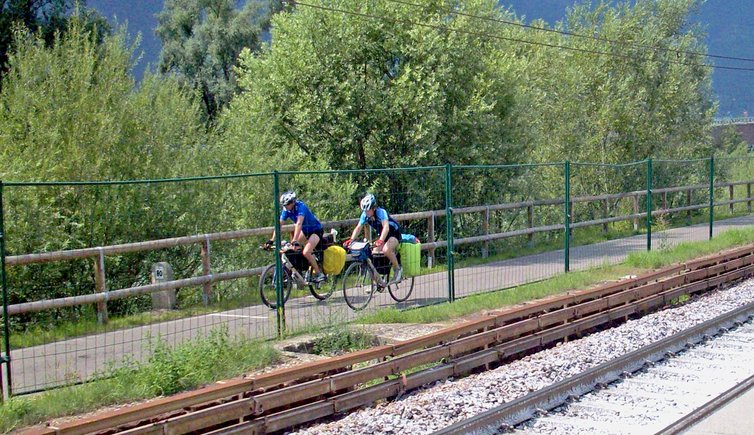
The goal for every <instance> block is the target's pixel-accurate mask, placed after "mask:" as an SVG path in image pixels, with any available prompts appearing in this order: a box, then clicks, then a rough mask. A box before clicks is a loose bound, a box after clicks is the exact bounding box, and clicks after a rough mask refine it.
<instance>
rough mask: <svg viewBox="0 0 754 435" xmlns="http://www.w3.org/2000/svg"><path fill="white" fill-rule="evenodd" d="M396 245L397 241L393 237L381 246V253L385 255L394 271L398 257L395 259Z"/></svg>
mask: <svg viewBox="0 0 754 435" xmlns="http://www.w3.org/2000/svg"><path fill="white" fill-rule="evenodd" d="M398 244H399V242H398V239H396V238H395V237H390V238H388V239H387V242H385V244H384V245H383V246H382V252H383V253H384V254H385V257H387V259H388V260H390V263H391V264H392V265H393V267H394V268H396V269H397V268H398V257H396V255H395V249H396V248H397V247H398Z"/></svg>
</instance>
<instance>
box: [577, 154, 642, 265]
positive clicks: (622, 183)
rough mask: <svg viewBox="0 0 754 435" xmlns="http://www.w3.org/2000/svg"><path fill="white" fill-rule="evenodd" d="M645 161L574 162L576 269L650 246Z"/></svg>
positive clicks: (613, 261) (620, 258)
mask: <svg viewBox="0 0 754 435" xmlns="http://www.w3.org/2000/svg"><path fill="white" fill-rule="evenodd" d="M646 182H647V164H646V162H632V163H627V164H622V165H610V164H592V163H573V164H572V168H571V182H570V183H571V202H572V205H571V213H570V216H571V224H570V226H571V231H572V235H571V248H570V251H571V252H570V266H571V270H584V269H589V268H593V267H600V266H604V265H609V264H616V263H620V262H621V261H623V260H624V259H625V258H626V257H627V256H628V254H629V253H631V252H636V251H643V250H646V249H647V239H646V236H645V234H646Z"/></svg>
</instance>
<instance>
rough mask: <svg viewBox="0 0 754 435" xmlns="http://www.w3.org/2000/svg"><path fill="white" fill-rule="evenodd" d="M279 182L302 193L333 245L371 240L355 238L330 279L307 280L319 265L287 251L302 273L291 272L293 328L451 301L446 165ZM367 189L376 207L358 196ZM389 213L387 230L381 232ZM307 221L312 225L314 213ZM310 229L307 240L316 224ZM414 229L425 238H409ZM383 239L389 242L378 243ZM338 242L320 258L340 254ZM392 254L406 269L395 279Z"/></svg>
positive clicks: (290, 176)
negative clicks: (364, 207)
mask: <svg viewBox="0 0 754 435" xmlns="http://www.w3.org/2000/svg"><path fill="white" fill-rule="evenodd" d="M279 187H280V191H281V192H286V191H292V192H295V193H296V197H297V198H298V200H299V201H302V202H303V204H304V206H305V207H306V208H308V209H309V210H310V211H311V212H312V213H313V215H314V216H315V217H316V218H317V220H318V221H319V222H320V223H321V224H322V227H323V230H322V233H323V234H324V235H325V236H328V235H332V237H333V238H334V241H333V243H334V245H335V246H341V245H342V244H343V242H344V241H345V240H346V239H352V240H353V242H355V243H356V244H358V243H361V245H363V244H364V243H367V245H366V247H364V246H360V245H358V246H357V245H354V246H356V247H358V248H360V249H358V250H353V251H352V250H351V249H350V247H349V249H348V251H349V255H348V256H347V261H346V262H345V264H343V267H342V268H341V269H340V270H338V271H336V272H334V273H328V274H327V277H326V280H325V281H323V282H321V283H314V284H312V285H309V282H311V281H312V279H311V277H313V276H315V275H316V271H314V272H313V273H312V274H311V275H309V276H307V275H306V273H307V271H308V270H309V268H310V267H311V266H312V264H311V262H310V261H308V259H306V258H300V257H301V255H300V254H294V255H296V256H297V257H299V260H297V262H296V261H291V258H295V257H291V256H290V255H288V256H287V259H288V260H289V262H290V263H291V265H292V266H294V269H296V270H297V272H299V273H298V275H300V276H299V277H296V275H297V274H296V273H294V272H293V271H291V280H292V282H293V286H292V287H293V288H292V290H291V297H290V298H289V299H288V300H287V301H286V302H285V324H286V330H287V331H288V332H292V331H300V330H306V329H312V328H321V327H326V326H330V325H337V324H340V323H343V322H346V321H350V320H353V319H356V318H357V317H359V316H363V315H365V314H372V313H375V312H377V311H378V310H380V309H383V308H398V309H403V308H409V307H416V306H424V305H428V304H434V303H438V302H444V301H447V300H448V278H447V272H446V268H445V257H446V254H445V249H444V248H443V246H444V245H443V241H444V240H445V234H446V225H445V169H444V168H442V167H435V168H412V169H396V170H364V171H341V172H314V173H295V174H294V173H285V174H281V175H280V186H279ZM368 194H371V195H373V196H374V201H375V202H374V209H373V210H369V211H362V209H361V207H360V203H361V201H362V199H363V198H364V197H365V196H367V195H368ZM300 207H301V205H300V204H297V205H295V206H291V207H290V208H291V210H290V211H289V213H292V216H296V215H298V214H299V210H300ZM368 208H369V206H368ZM289 216H291V215H288V214H286V215H285V217H286V218H287V221H286V224H289V225H290V224H292V220H291V219H289ZM385 217H387V222H388V223H387V224H386V225H387V229H385V231H386V233H385V234H382V228H383V227H382V225H383V224H382V221H383V220H384V219H385ZM304 225H305V226H306V225H308V218H307V220H305V223H304ZM358 227H360V229H358ZM357 229H358V231H357ZM304 230H305V231H304V232H305V233H306V235H305V239H304V240H302V241H301V245H302V246H303V245H304V244H305V243H306V240H307V239H308V236H309V234H310V233H311V232H312V231H313V230H312V228H308V229H307V228H304ZM333 230H335V231H336V232H337V234H333V233H332V231H333ZM409 235H412V236H415V237H416V238H418V241H419V242H420V243H421V244H416V243H414V242H416V240H409V239H410V237H409ZM281 236H283V240H289V241H290V239H291V237H292V234H291V232H290V231H284V232H283V234H281ZM399 238H401V239H402V240H399ZM380 239H381V241H380V242H379V243H378V240H380ZM381 243H384V245H383V246H381V247H378V246H377V245H378V244H381ZM351 247H353V246H351ZM322 248H324V246H322ZM361 248H364V249H361ZM332 249H337V248H332ZM332 249H330V250H329V251H327V250H326V251H325V253H323V254H322V255H323V257H321V259H322V260H326V256H328V255H336V254H335V253H334V252H331V251H332ZM385 251H387V253H385ZM391 254H397V255H396V256H395V260H396V261H397V262H399V263H398V264H399V265H400V266H399V267H401V273H402V275H403V276H402V279H400V280H396V276H395V274H396V268H395V266H394V264H393V263H392V260H391V259H390V258H389V256H390V255H391ZM318 255H319V254H315V258H319V257H318ZM407 257H409V258H407ZM409 262H410V263H409ZM296 263H298V264H296ZM318 266H319V265H318ZM302 277H303V278H304V281H301V279H300V278H302ZM315 293H320V296H319V297H318V296H317V295H316V294H315Z"/></svg>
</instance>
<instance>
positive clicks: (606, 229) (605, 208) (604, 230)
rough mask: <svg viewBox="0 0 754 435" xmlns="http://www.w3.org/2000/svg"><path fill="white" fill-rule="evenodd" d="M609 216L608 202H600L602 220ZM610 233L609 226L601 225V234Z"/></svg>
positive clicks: (604, 200)
mask: <svg viewBox="0 0 754 435" xmlns="http://www.w3.org/2000/svg"><path fill="white" fill-rule="evenodd" d="M609 216H610V204H609V202H608V200H606V199H603V200H602V218H603V219H607V218H608V217H609ZM609 231H610V224H608V223H604V224H602V233H603V234H607V233H608V232H609Z"/></svg>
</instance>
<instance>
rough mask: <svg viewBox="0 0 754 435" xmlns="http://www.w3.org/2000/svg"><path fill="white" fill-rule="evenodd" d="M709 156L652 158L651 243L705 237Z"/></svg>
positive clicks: (668, 244)
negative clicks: (684, 158)
mask: <svg viewBox="0 0 754 435" xmlns="http://www.w3.org/2000/svg"><path fill="white" fill-rule="evenodd" d="M709 165H710V162H709V159H691V160H654V161H653V162H652V167H653V171H652V204H653V211H652V247H653V249H669V248H671V247H673V246H675V245H677V244H678V243H681V242H687V241H699V240H707V239H709V192H710V187H709V183H710V175H709V174H710V172H709Z"/></svg>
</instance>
